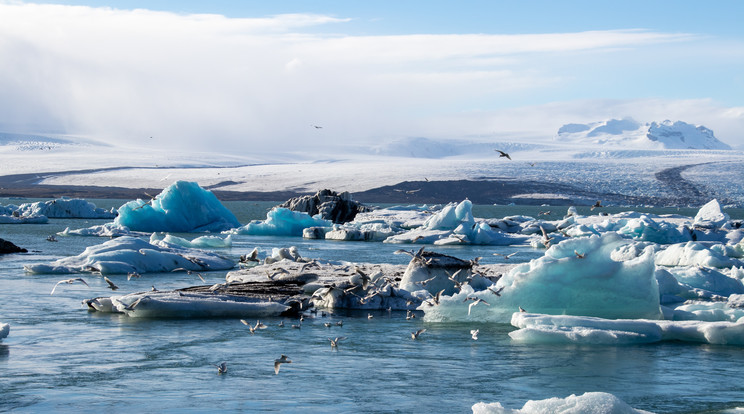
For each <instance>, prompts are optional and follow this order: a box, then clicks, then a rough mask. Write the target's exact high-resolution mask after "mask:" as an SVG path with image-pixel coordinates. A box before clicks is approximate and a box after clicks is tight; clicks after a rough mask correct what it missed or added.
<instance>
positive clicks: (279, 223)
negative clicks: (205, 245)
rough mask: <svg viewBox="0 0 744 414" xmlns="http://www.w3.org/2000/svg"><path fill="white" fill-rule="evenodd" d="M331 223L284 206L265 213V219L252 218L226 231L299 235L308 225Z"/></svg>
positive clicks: (329, 225)
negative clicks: (242, 224) (243, 224)
mask: <svg viewBox="0 0 744 414" xmlns="http://www.w3.org/2000/svg"><path fill="white" fill-rule="evenodd" d="M332 225H333V223H332V222H331V221H329V220H323V219H322V218H320V217H319V216H314V217H310V216H309V215H308V214H307V213H304V212H297V211H292V210H290V209H288V208H284V207H274V208H273V209H271V211H269V212H268V213H266V220H263V221H261V220H253V221H251V222H250V223H248V224H246V225H245V226H242V227H239V228H236V229H232V230H229V231H227V233H230V234H250V235H260V236H301V235H302V231H303V230H304V229H306V228H309V227H331V226H332Z"/></svg>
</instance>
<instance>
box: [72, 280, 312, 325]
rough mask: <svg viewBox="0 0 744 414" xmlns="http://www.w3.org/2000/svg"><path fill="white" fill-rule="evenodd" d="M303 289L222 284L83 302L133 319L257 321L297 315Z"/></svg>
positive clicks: (273, 285) (286, 284)
mask: <svg viewBox="0 0 744 414" xmlns="http://www.w3.org/2000/svg"><path fill="white" fill-rule="evenodd" d="M301 293H302V289H301V288H300V287H299V286H297V285H296V284H292V283H283V284H279V283H272V284H267V283H224V284H216V285H213V286H194V287H190V288H185V289H177V290H173V291H153V292H139V293H131V294H128V295H124V296H111V297H98V298H94V299H86V300H84V301H83V303H84V304H86V305H87V306H88V309H89V310H91V311H97V312H102V313H121V314H125V315H126V316H129V317H132V318H216V317H220V318H248V317H251V318H256V317H261V318H263V317H269V316H288V315H296V314H297V313H299V311H300V309H302V307H303V306H302V303H303V299H302V298H301V297H299V295H300V294H301Z"/></svg>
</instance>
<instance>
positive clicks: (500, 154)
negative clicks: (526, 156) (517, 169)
mask: <svg viewBox="0 0 744 414" xmlns="http://www.w3.org/2000/svg"><path fill="white" fill-rule="evenodd" d="M494 151H496V152H498V153H499V158H501V157H506V158H507V159H509V160H511V157H510V156H509V154H507V153H505V152H504V151H501V150H498V149H495V150H494Z"/></svg>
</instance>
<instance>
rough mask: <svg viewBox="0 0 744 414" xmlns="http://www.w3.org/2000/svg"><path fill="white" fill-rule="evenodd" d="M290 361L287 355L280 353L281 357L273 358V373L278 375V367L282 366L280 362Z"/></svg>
mask: <svg viewBox="0 0 744 414" xmlns="http://www.w3.org/2000/svg"><path fill="white" fill-rule="evenodd" d="M291 363H292V361H290V360H289V359H287V356H286V355H284V354H282V356H281V358H279V359H275V360H274V374H277V375H279V368H280V367H281V366H282V364H291Z"/></svg>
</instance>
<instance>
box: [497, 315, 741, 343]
mask: <svg viewBox="0 0 744 414" xmlns="http://www.w3.org/2000/svg"><path fill="white" fill-rule="evenodd" d="M511 324H512V325H513V326H515V327H517V328H519V329H518V330H516V331H512V332H510V333H509V336H510V337H511V338H512V339H513V340H515V341H519V342H525V343H578V344H591V345H623V344H636V343H652V342H660V341H684V342H699V343H707V344H719V345H738V346H741V345H744V321H740V322H727V321H726V322H719V321H716V322H706V321H671V320H644V319H602V318H595V317H588V316H574V315H542V314H533V313H524V312H515V313H514V314H513V315H512V318H511Z"/></svg>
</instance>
